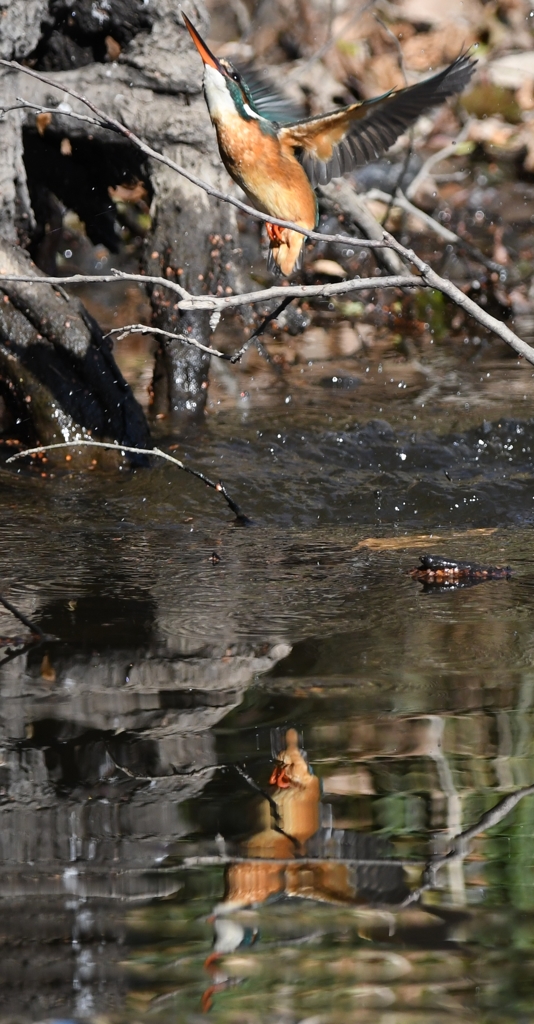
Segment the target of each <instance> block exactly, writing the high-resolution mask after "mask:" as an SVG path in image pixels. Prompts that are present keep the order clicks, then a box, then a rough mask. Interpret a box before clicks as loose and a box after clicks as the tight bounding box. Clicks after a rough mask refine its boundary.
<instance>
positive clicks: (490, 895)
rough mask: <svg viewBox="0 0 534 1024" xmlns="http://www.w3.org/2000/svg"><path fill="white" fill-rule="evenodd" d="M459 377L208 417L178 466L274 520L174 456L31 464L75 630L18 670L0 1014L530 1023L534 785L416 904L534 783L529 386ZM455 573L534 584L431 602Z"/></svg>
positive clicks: (51, 585)
mask: <svg viewBox="0 0 534 1024" xmlns="http://www.w3.org/2000/svg"><path fill="white" fill-rule="evenodd" d="M488 365H489V364H488ZM397 369H398V367H397ZM445 370H446V368H445ZM331 371H332V366H331V365H329V366H326V367H325V369H324V373H323V374H322V378H326V379H327V378H328V376H329V375H330V376H331V375H332V374H331ZM435 372H436V374H438V375H439V373H440V372H441V373H442V377H441V378H440V380H441V382H442V386H440V387H441V390H440V389H439V388H438V391H437V392H436V391H435V392H434V394H433V396H430V399H426V400H425V401H422V400H421V395H422V394H423V392H424V390H425V389H426V391H427V393H428V386H429V385H428V381H426V382H425V381H424V380H421V381H419V384H417V383H413V382H412V383H409V385H408V386H407V387H406V388H405V389H403V388H401V389H398V388H396V394H395V398H391V399H390V397H389V396H390V394H391V392H392V389H393V386H394V384H393V380H395V386H396V383H398V381H396V378H394V375H392V376H391V378H390V376H389V375H388V378H387V381H384V382H381V381H380V379H379V377H378V375H377V374H376V373H374V372H373V373H371V378H372V379H371V380H370V383H369V384H366V383H365V363H364V362H363V361H362V362H358V361H354V366H353V373H354V375H355V376H357V377H360V376H361V377H362V380H363V381H364V383H362V384H361V387H360V388H359V389H356V391H355V392H354V394H352V393H351V392H350V390H349V391H347V390H343V389H341V391H340V390H339V389H336V388H334V389H330V388H329V387H327V386H326V385H325V383H324V381H323V383H320V381H319V382H318V383H319V386H317V385H316V384H314V385H313V386H312V385H311V384H310V385H309V386H308V387H305V386H304V385H303V386H302V388H301V390H300V391H299V392H298V393H297V392H296V390H295V388H294V387H293V388H289V389H288V388H286V390H285V392H284V393H282V392H283V389H281V388H280V386H279V385H277V386H276V388H275V391H274V394H272V395H271V404H270V413H269V418H268V424H269V425H268V428H267V429H265V420H266V417H265V409H264V408H262V407H261V403H260V404H258V405H257V406H256V405H255V398H254V395H252V397H251V399H250V401H249V403H248V404H246V403H245V404H243V403H240V402H239V401H237V403H236V405H235V408H225V409H224V410H223V411H222V412H220V413H219V414H218V415H215V414H212V416H211V418H209V419H208V424H207V426H206V428H205V429H200V430H199V432H198V435H196V436H191V437H190V438H189V439H187V440H186V441H184V442H183V444H182V445H181V447H180V449H179V451H178V455H179V456H180V457H185V458H188V459H189V460H190V463H191V465H195V466H196V467H198V468H202V469H203V470H204V471H206V472H208V473H209V474H210V475H212V476H214V477H215V478H216V477H218V476H219V475H221V476H223V478H224V480H225V482H226V483H227V485H228V487H229V489H230V491H231V493H232V495H233V496H234V497H235V498H236V499H237V500H238V501H239V502H240V504H242V506H243V507H244V509H245V511H246V512H247V513H248V514H249V515H250V516H251V518H252V519H253V525H252V526H250V527H248V528H243V527H237V526H235V525H234V524H233V523H232V522H231V516H230V515H229V513H228V511H227V509H226V508H225V506H224V504H223V503H222V501H221V500H220V498H219V497H218V496H217V495H214V494H213V492H209V491H206V490H205V489H203V487H202V485H201V484H200V483H198V482H197V481H194V480H191V479H190V478H188V477H184V475H183V474H181V473H179V471H178V470H174V469H173V468H172V467H169V466H164V467H161V466H155V467H154V468H153V469H151V470H138V471H135V472H131V471H129V470H128V469H123V470H122V471H111V470H109V471H107V472H104V471H100V470H98V469H97V470H96V471H95V473H93V474H85V476H84V475H83V474H76V473H72V474H71V475H67V476H65V475H62V473H61V472H60V471H59V470H58V469H57V467H56V470H55V471H56V474H57V475H56V477H55V479H54V480H53V481H51V480H42V479H41V478H39V477H31V475H28V473H27V471H23V472H21V473H19V474H15V473H14V472H13V471H12V472H8V471H7V470H6V471H2V485H3V486H2V497H1V503H0V532H1V536H2V545H1V551H2V556H1V557H2V581H3V582H2V592H3V593H4V594H5V595H6V596H7V597H8V598H9V599H10V600H11V601H12V602H14V603H15V604H16V605H17V606H18V607H19V608H20V609H21V610H22V611H23V612H25V613H26V614H27V615H28V616H30V618H32V619H34V620H35V621H36V622H37V624H38V625H39V626H40V627H41V629H43V630H44V631H45V632H46V633H49V634H53V635H54V636H55V637H57V639H56V640H51V641H46V642H44V643H42V644H40V645H34V646H32V647H30V648H29V649H28V650H24V649H17V647H16V646H15V644H14V643H12V644H11V647H9V646H8V647H4V648H2V649H0V655H1V656H2V657H3V661H2V666H1V669H0V672H1V675H0V680H1V694H2V701H1V704H0V716H1V717H0V727H1V740H0V746H1V763H0V851H1V853H0V855H1V858H2V867H3V870H2V873H1V875H0V893H1V896H2V916H1V920H0V936H1V941H2V958H1V961H0V977H1V990H2V999H1V1009H0V1021H2V1022H4V1021H5V1022H7V1021H10V1022H12V1021H17V1022H18V1021H21V1022H30V1021H32V1022H37V1021H41V1020H50V1019H59V1018H61V1019H64V1018H71V1019H76V1020H89V1021H94V1022H95V1024H103V1022H107V1021H110V1022H115V1021H116V1022H123V1021H124V1022H128V1024H134V1022H135V1024H137V1022H139V1024H141V1022H142V1024H144V1022H147V1024H148V1022H149V1021H152V1020H154V1021H157V1022H158V1024H159V1022H161V1024H167V1022H170V1021H176V1020H179V1021H182V1020H183V1021H186V1022H195V1021H200V1020H203V1019H206V1017H205V1012H209V1013H210V1015H211V1019H213V1020H215V1021H229V1022H230V1021H231V1022H239V1024H241V1022H243V1024H248V1022H250V1024H253V1022H259V1021H262V1022H270V1024H271V1022H276V1024H278V1022H280V1024H293V1022H295V1024H297V1022H300V1024H304V1022H307V1024H312V1022H313V1024H334V1022H336V1024H337V1022H344V1021H347V1022H348V1021H351V1022H352V1021H361V1022H364V1024H366V1022H371V1021H372V1022H373V1024H375V1022H379V1024H411V1022H412V1021H418V1022H421V1024H423V1022H424V1024H434V1022H440V1024H441V1022H442V1021H443V1022H445V1021H451V1022H454V1024H459V1022H460V1024H463V1022H464V1021H465V1022H468V1021H469V1022H477V1024H479V1022H480V1024H481V1022H491V1024H493V1022H495V1024H496V1022H499V1024H501V1022H505V1021H517V1022H527V1021H530V1020H532V1019H533V1017H534V985H533V981H532V978H533V972H532V962H533V958H534V914H533V911H534V856H533V854H532V850H533V837H534V797H533V796H532V795H530V794H525V796H524V798H523V799H522V800H520V801H519V802H518V803H517V805H516V806H515V808H513V809H512V810H511V811H510V813H509V814H507V815H505V816H503V818H502V819H501V820H500V821H498V822H496V823H494V824H492V825H490V826H489V827H488V826H486V827H484V822H482V825H481V831H480V833H479V834H477V835H476V836H475V837H474V838H473V839H472V841H471V842H470V843H469V845H468V847H466V849H465V850H464V851H463V852H464V854H465V855H464V856H463V857H461V858H457V859H455V860H451V861H450V862H448V863H447V864H445V865H444V866H443V867H441V868H440V870H439V871H438V872H437V873H436V876H435V878H433V879H432V880H431V884H429V886H428V887H426V888H425V891H424V892H423V893H421V895H420V898H419V899H410V894H414V893H415V891H416V890H417V888H418V887H420V886H421V884H422V882H424V881H425V876H423V867H424V864H425V862H426V861H427V859H428V858H429V857H431V856H432V855H438V854H440V853H444V852H446V851H447V850H448V849H449V848H450V843H451V841H452V839H453V838H454V836H456V835H458V834H459V833H460V832H462V831H463V830H465V829H466V828H468V827H469V826H471V825H474V824H475V823H476V822H477V821H479V820H480V818H481V816H482V815H483V814H484V812H485V811H487V810H489V809H490V808H492V807H495V806H496V805H497V804H498V803H499V802H500V801H501V800H502V799H503V798H504V797H506V796H507V795H509V794H511V793H514V792H518V791H519V790H521V789H522V788H523V787H529V786H531V785H532V784H534V729H533V715H534V703H533V702H534V668H533V658H534V626H533V621H534V620H533V611H534V550H533V544H532V539H531V537H532V521H533V519H534V481H533V478H532V450H533V449H534V419H533V420H531V419H530V413H531V408H532V403H531V399H532V378H531V374H530V372H529V371H528V370H525V368H518V367H517V364H515V363H512V362H509V363H508V362H503V363H502V364H499V363H498V362H497V361H495V363H494V364H491V369H488V367H487V366H483V367H482V368H481V367H480V366H475V367H473V366H472V365H471V364H470V365H466V367H464V370H463V371H462V372H458V373H457V376H456V378H455V381H454V382H451V380H450V378H449V381H448V384H447V380H446V379H445V378H444V377H443V373H444V372H445V371H444V370H443V367H440V365H439V364H436V367H435ZM487 373H490V374H491V376H490V377H489V378H488V377H487V376H486V374H487ZM322 378H321V379H322ZM495 378H497V381H498V383H497V385H496V386H494V384H493V382H494V379H495ZM481 381H482V382H483V383H481ZM336 383H337V382H336ZM492 387H493V388H494V389H493V390H492ZM366 388H367V389H368V390H367V391H366ZM388 389H389V390H388ZM399 392H400V393H399ZM288 393H290V394H291V398H292V400H291V402H290V403H287V402H286V400H285V399H286V398H287V396H288ZM451 396H452V397H453V398H454V401H451ZM223 404H224V403H223ZM414 417H415V419H414ZM428 551H430V552H438V553H441V554H444V555H447V556H448V557H451V558H471V559H473V558H474V559H476V560H478V561H480V562H485V563H492V564H495V565H503V564H509V565H510V566H511V567H512V570H513V573H512V577H511V579H509V580H499V581H493V582H486V583H482V584H480V585H478V586H473V587H465V588H460V589H449V590H447V591H445V592H443V591H439V590H436V589H433V590H425V589H424V588H423V587H422V585H421V584H420V583H417V582H416V581H414V580H413V579H411V578H410V577H408V576H407V575H406V571H407V570H408V569H410V568H411V567H413V566H414V565H416V564H417V562H418V558H419V555H421V554H423V553H425V552H428ZM24 632H25V631H24V628H23V627H22V626H21V625H20V623H17V622H15V620H14V619H13V618H12V616H11V615H10V614H9V613H8V612H7V611H5V612H2V614H1V616H0V633H1V634H2V635H3V636H5V637H9V636H13V635H15V634H16V635H19V636H20V635H21V634H24ZM291 729H295V730H297V732H298V733H299V734H300V739H299V741H298V743H297V747H298V745H299V744H302V745H303V747H304V748H305V751H306V752H307V758H308V761H309V765H310V766H311V767H312V768H313V772H314V775H313V776H312V775H311V774H310V772H309V770H308V768H307V767H306V760H305V758H304V757H303V756H301V755H299V756H300V757H301V761H302V764H301V769H302V772H303V774H302V777H301V779H300V782H299V785H298V786H297V785H295V786H293V787H292V786H290V785H289V784H288V785H287V786H286V785H285V783H284V778H285V776H284V774H283V772H282V769H281V768H280V769H276V768H275V776H273V774H272V773H273V767H275V765H276V759H277V758H279V757H280V756H281V754H282V752H283V751H284V750H285V749H286V748H287V749H290V747H291V743H290V738H291V735H292V734H291V732H289V733H288V730H291ZM288 737H289V739H288ZM297 747H295V750H296V749H297ZM295 757H296V755H295ZM299 763H300V762H299ZM276 772H282V774H278V775H276ZM273 778H274V781H275V782H276V780H278V785H271V786H269V781H270V779H271V780H273ZM317 779H318V780H319V781H320V784H321V794H320V795H319V787H318V786H317V783H316V781H314V780H317ZM262 791H263V793H262ZM265 793H267V794H268V795H269V796H270V797H271V799H273V798H274V804H273V805H271V808H270V807H269V804H268V802H267V800H266V799H265V795H264V794H265ZM288 794H289V796H288ZM295 794H296V796H295ZM276 815H279V822H278V824H279V829H280V828H282V831H280V830H279V829H278V830H277V829H276V828H273V824H274V825H276ZM291 837H293V838H291ZM295 837H296V838H295ZM427 880H428V879H427ZM214 940H215V946H213V945H212V944H213V941H214ZM213 953H215V954H217V955H216V956H213V955H210V954H213ZM210 1005H211V1009H210V1008H209V1007H210Z"/></svg>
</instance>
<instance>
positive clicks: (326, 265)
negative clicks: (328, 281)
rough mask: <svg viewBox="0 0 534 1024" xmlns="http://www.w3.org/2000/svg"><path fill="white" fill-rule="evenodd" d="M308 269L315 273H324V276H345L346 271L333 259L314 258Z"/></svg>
mask: <svg viewBox="0 0 534 1024" xmlns="http://www.w3.org/2000/svg"><path fill="white" fill-rule="evenodd" d="M310 270H313V272H314V273H315V274H324V275H325V277H346V276H347V271H346V270H343V267H342V266H340V264H339V263H336V261H335V260H315V263H312V265H311V267H310Z"/></svg>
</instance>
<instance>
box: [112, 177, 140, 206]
mask: <svg viewBox="0 0 534 1024" xmlns="http://www.w3.org/2000/svg"><path fill="white" fill-rule="evenodd" d="M108 195H109V197H110V199H113V202H114V203H139V202H141V200H143V199H146V197H147V190H146V188H145V185H144V182H142V181H133V182H132V183H131V184H130V185H126V184H124V183H123V184H122V185H117V187H116V188H113V186H112V185H110V186H109V188H108Z"/></svg>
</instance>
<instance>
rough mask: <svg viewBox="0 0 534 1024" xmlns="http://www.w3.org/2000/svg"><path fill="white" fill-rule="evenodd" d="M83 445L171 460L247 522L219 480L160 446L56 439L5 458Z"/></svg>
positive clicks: (241, 520)
mask: <svg viewBox="0 0 534 1024" xmlns="http://www.w3.org/2000/svg"><path fill="white" fill-rule="evenodd" d="M82 445H83V446H85V447H88V448H106V449H107V450H108V451H114V452H119V453H120V454H121V455H122V454H124V452H131V453H132V454H133V455H155V456H156V457H157V458H159V459H165V461H166V462H171V463H172V464H173V466H178V468H179V469H183V471H184V473H190V474H191V476H195V477H196V478H197V480H202V483H204V484H206V486H207V487H211V488H212V489H213V490H214V491H219V493H220V494H222V496H223V498H224V499H225V501H226V503H227V505H228V506H229V507H230V508H231V510H232V512H233V513H234V515H235V516H236V518H237V519H238V520H239V521H240V522H242V523H249V522H250V520H249V518H248V516H246V515H245V513H244V512H242V511H241V509H240V508H239V505H238V504H237V503H236V502H235V501H233V499H232V498H231V497H230V495H229V494H228V491H227V490H226V487H225V486H224V484H223V483H222V481H221V480H219V481H218V483H214V482H213V480H210V479H209V477H207V476H205V474H204V473H201V472H200V470H198V469H191V467H190V466H186V465H185V464H184V463H183V462H181V461H180V459H176V458H175V457H174V455H169V454H168V453H167V452H164V451H162V450H161V448H134V447H133V446H132V445H128V444H115V443H114V442H112V441H89V440H85V439H84V438H83V439H80V440H79V441H58V442H57V443H56V444H45V445H39V447H37V448H26V449H25V451H23V452H17V453H16V455H11V456H10V458H9V459H6V465H7V464H8V463H10V462H15V461H16V460H17V459H22V458H23V457H24V456H26V455H39V454H40V453H41V452H50V451H52V449H53V448H81V447H82Z"/></svg>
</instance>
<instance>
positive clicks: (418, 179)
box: [405, 117, 472, 199]
mask: <svg viewBox="0 0 534 1024" xmlns="http://www.w3.org/2000/svg"><path fill="white" fill-rule="evenodd" d="M471 123H472V118H470V117H468V118H467V120H466V122H465V124H464V125H463V127H462V130H461V132H460V134H459V135H457V136H456V138H455V139H454V141H453V142H450V143H449V145H447V146H443V149H438V151H437V153H432V154H431V156H429V157H428V159H427V160H425V162H424V164H423V166H422V167H421V170H420V171H418V172H417V174H416V175H415V178H412V180H411V182H410V183H409V185H407V187H406V190H405V191H406V196H407V197H408V199H413V197H414V196H415V194H416V192H417V189H418V188H419V186H420V185H421V184H422V182H423V181H424V180H425V178H427V177H428V175H429V174H430V172H431V170H432V168H433V167H435V166H436V164H439V163H441V161H442V160H447V158H448V157H449V156H457V154H458V145H459V143H461V142H464V141H465V139H466V138H467V136H468V135H469V129H470V127H471Z"/></svg>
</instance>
